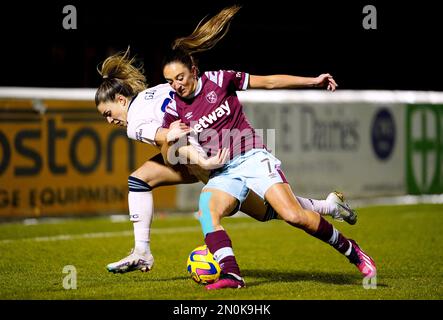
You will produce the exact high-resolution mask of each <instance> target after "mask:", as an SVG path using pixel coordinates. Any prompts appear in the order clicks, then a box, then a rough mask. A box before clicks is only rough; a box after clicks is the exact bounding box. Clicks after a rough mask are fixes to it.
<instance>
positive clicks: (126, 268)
mask: <svg viewBox="0 0 443 320" xmlns="http://www.w3.org/2000/svg"><path fill="white" fill-rule="evenodd" d="M153 266H154V257H153V255H152V254H146V253H143V252H137V251H135V250H134V249H132V250H131V254H130V255H129V256H127V257H125V258H123V259H121V260H120V261H117V262H114V263H110V264H108V265H107V266H106V269H108V271H109V272H113V273H125V272H130V271H135V270H140V271H142V272H147V271H150V270H151V269H152V267H153Z"/></svg>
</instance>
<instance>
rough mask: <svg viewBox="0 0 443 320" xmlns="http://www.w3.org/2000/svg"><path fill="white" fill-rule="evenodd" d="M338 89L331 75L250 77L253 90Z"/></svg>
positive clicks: (250, 85) (250, 86)
mask: <svg viewBox="0 0 443 320" xmlns="http://www.w3.org/2000/svg"><path fill="white" fill-rule="evenodd" d="M337 87H338V85H337V83H336V82H335V80H334V78H333V77H332V76H331V75H330V74H329V73H323V74H321V75H319V76H318V77H315V78H314V77H299V76H291V75H286V74H275V75H270V76H255V75H250V79H249V88H251V89H299V88H326V89H327V90H329V91H335V89H336V88H337Z"/></svg>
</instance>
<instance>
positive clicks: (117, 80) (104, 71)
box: [95, 48, 147, 106]
mask: <svg viewBox="0 0 443 320" xmlns="http://www.w3.org/2000/svg"><path fill="white" fill-rule="evenodd" d="M97 71H98V73H99V74H100V75H101V76H102V78H103V82H102V84H101V85H100V86H99V88H98V89H97V92H96V94H95V103H96V105H97V106H98V105H99V103H101V102H106V101H113V100H114V99H115V95H116V94H122V95H123V96H125V97H128V98H129V97H133V96H134V95H136V94H138V93H139V92H141V91H143V90H145V89H146V88H147V84H146V77H145V76H144V74H143V72H144V71H143V65H141V64H140V65H139V66H136V65H135V57H132V58H129V48H128V49H127V50H126V51H125V52H119V53H117V54H115V55H112V56H110V57H108V58H106V60H105V61H103V63H102V65H101V68H100V69H99V68H97Z"/></svg>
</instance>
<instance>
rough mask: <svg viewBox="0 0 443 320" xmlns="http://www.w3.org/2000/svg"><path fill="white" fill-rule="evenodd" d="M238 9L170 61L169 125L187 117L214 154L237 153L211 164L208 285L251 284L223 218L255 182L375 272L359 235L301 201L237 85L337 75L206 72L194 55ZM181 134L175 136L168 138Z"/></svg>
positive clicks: (204, 221)
mask: <svg viewBox="0 0 443 320" xmlns="http://www.w3.org/2000/svg"><path fill="white" fill-rule="evenodd" d="M238 10H239V7H238V6H233V7H229V8H226V9H224V10H222V11H221V12H220V13H219V14H217V15H216V16H214V17H213V18H211V19H210V20H208V21H207V22H206V23H204V24H202V22H201V23H200V24H199V26H198V27H197V28H196V29H195V30H194V32H193V33H192V34H191V35H190V36H188V37H183V38H179V39H177V40H175V41H174V43H173V45H172V51H171V52H170V54H169V55H168V56H167V57H166V59H165V61H164V66H163V75H164V77H165V79H166V80H167V81H168V83H169V84H170V85H171V87H172V88H173V89H174V90H175V91H176V96H175V100H174V101H175V103H171V104H169V105H168V107H167V108H166V114H165V117H164V123H163V127H164V128H169V127H170V125H171V123H173V122H174V121H178V120H181V121H182V122H183V123H184V124H186V126H187V127H188V128H189V130H190V131H191V132H192V133H193V135H192V136H194V135H196V136H197V139H198V142H199V144H200V145H201V147H202V148H203V150H204V152H206V154H207V156H211V155H213V154H220V153H222V154H224V153H226V149H227V148H228V149H229V161H228V162H227V163H226V164H225V165H224V166H223V167H221V168H219V169H215V170H212V171H211V174H210V178H209V181H208V182H207V184H206V185H205V186H204V187H203V190H202V192H201V194H200V200H199V217H200V223H201V226H202V230H203V234H204V237H205V243H206V244H207V246H208V248H209V250H210V251H211V252H212V253H213V255H214V258H215V259H216V261H217V262H218V263H219V264H220V267H221V276H220V278H219V280H218V281H216V282H215V283H213V284H209V285H207V286H206V288H207V289H208V290H213V289H222V288H241V287H244V286H245V282H244V280H243V278H242V276H241V272H240V268H239V266H238V264H237V261H236V258H235V255H234V251H233V249H232V243H231V240H230V238H229V236H228V234H227V232H226V231H225V230H224V229H223V227H222V225H221V219H222V218H223V217H225V216H228V215H230V213H231V212H232V211H233V210H236V209H237V208H238V206H239V204H241V203H242V202H243V201H244V199H245V197H246V196H247V194H248V192H249V190H252V191H254V192H255V193H256V194H258V195H259V196H260V197H263V198H264V199H265V200H266V201H267V202H268V203H269V204H270V205H271V206H272V207H273V208H274V210H275V211H276V212H277V213H278V215H279V216H280V217H281V218H282V219H284V220H285V221H286V222H287V223H289V224H290V225H292V226H294V227H297V228H300V229H302V230H304V231H305V232H307V233H308V234H309V235H312V236H314V237H316V238H318V239H320V240H322V241H324V242H326V243H329V244H330V245H331V246H332V247H333V248H335V249H336V250H337V251H339V252H340V253H341V254H343V255H345V256H346V257H347V258H348V259H349V261H350V262H351V263H353V264H355V265H356V266H357V267H358V269H359V270H360V272H361V273H362V274H363V276H365V277H374V276H375V275H376V267H375V263H374V261H373V260H372V259H371V258H370V257H369V256H368V255H367V254H365V253H364V252H363V251H362V250H361V248H360V247H359V246H358V245H357V243H356V242H355V241H354V240H351V239H347V238H346V237H345V236H344V235H343V234H342V233H340V232H339V231H338V230H337V229H335V228H334V226H333V225H332V224H330V223H329V222H327V221H326V220H325V219H324V218H323V217H322V216H321V215H320V214H319V213H317V212H315V211H313V210H312V209H309V208H303V207H302V206H301V204H300V201H298V200H297V197H295V196H294V194H293V192H292V190H291V188H290V186H289V184H288V183H287V181H286V179H285V176H284V175H283V172H282V170H281V169H280V164H281V163H280V161H279V160H278V159H277V158H275V157H274V156H273V155H272V154H271V153H270V152H268V151H267V150H266V147H265V145H264V144H263V141H262V139H261V137H259V136H258V135H257V133H256V132H255V130H254V128H253V127H252V126H251V125H250V123H249V122H248V120H247V118H246V116H245V114H244V112H243V109H242V104H241V103H240V101H239V99H238V97H237V95H236V90H246V89H247V88H264V89H280V88H301V87H326V88H327V89H328V90H332V91H334V90H335V88H336V86H337V84H336V83H335V81H334V79H333V77H332V76H331V75H330V74H322V75H320V76H318V77H316V78H308V77H298V76H290V75H271V76H254V75H249V74H248V73H245V72H237V71H223V70H220V71H208V72H204V73H202V74H200V73H199V70H198V67H197V65H196V63H195V60H194V58H193V56H192V55H193V54H194V53H196V52H201V51H205V50H209V49H211V48H212V47H213V46H214V45H215V44H216V43H217V42H218V41H219V40H220V39H221V38H222V37H223V36H224V35H225V34H226V33H227V31H228V28H229V25H230V22H231V20H232V18H233V17H234V15H235V14H236V13H237V12H238ZM184 132H186V131H184ZM178 136H179V135H177V136H174V137H168V138H169V139H168V140H169V141H168V142H171V141H174V140H175V138H177V137H178ZM177 148H178V150H179V152H180V153H182V154H185V155H186V156H187V157H188V158H189V159H190V160H191V159H194V158H195V157H198V153H197V151H196V150H195V149H194V147H193V146H192V145H185V146H182V147H180V146H179V147H177ZM325 178H326V177H325Z"/></svg>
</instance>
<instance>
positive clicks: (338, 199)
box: [326, 191, 357, 225]
mask: <svg viewBox="0 0 443 320" xmlns="http://www.w3.org/2000/svg"><path fill="white" fill-rule="evenodd" d="M326 201H327V202H329V203H333V204H335V206H336V207H337V210H336V212H335V214H333V215H332V217H333V218H334V219H335V220H337V221H343V220H344V221H346V222H347V223H349V224H352V225H353V224H356V223H357V213H356V212H355V211H354V210H352V209H351V207H350V206H349V204H348V203H346V202H345V198H344V196H343V193H341V192H337V191H334V192H331V193H330V194H329V195H328V197H327V198H326Z"/></svg>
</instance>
